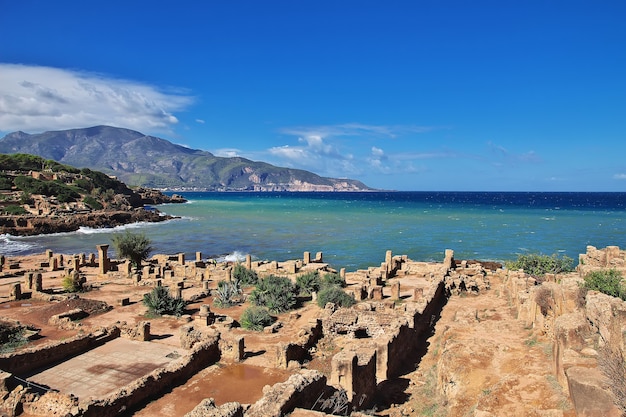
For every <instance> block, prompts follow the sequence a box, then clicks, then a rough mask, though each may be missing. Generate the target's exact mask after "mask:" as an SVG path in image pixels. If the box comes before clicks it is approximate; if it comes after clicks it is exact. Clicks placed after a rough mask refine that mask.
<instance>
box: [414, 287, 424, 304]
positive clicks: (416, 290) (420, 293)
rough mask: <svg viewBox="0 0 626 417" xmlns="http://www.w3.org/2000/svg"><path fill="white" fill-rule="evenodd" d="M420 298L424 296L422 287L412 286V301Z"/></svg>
mask: <svg viewBox="0 0 626 417" xmlns="http://www.w3.org/2000/svg"><path fill="white" fill-rule="evenodd" d="M422 298H424V289H423V288H414V289H413V301H420V300H421V299H422Z"/></svg>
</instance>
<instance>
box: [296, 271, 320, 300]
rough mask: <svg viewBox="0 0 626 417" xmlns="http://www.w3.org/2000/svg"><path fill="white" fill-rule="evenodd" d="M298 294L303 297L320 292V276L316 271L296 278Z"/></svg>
mask: <svg viewBox="0 0 626 417" xmlns="http://www.w3.org/2000/svg"><path fill="white" fill-rule="evenodd" d="M296 286H297V287H298V292H299V293H300V294H303V295H311V294H312V293H314V292H318V291H319V290H320V275H319V273H318V272H317V271H313V272H307V273H305V274H303V275H299V276H298V277H296Z"/></svg>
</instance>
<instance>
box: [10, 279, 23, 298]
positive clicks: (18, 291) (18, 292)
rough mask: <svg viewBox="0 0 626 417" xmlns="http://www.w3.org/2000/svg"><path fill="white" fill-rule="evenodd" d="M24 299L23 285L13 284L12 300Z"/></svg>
mask: <svg viewBox="0 0 626 417" xmlns="http://www.w3.org/2000/svg"><path fill="white" fill-rule="evenodd" d="M21 298H22V285H21V284H20V283H19V282H16V283H13V284H11V293H10V295H9V299H10V300H19V299H21Z"/></svg>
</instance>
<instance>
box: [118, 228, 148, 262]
mask: <svg viewBox="0 0 626 417" xmlns="http://www.w3.org/2000/svg"><path fill="white" fill-rule="evenodd" d="M112 241H113V247H114V248H115V252H116V253H117V256H119V257H120V258H125V259H129V260H130V262H131V263H132V264H133V266H135V268H140V267H141V262H143V261H145V260H146V259H148V256H149V255H150V252H152V242H151V241H150V239H148V238H147V237H146V235H144V234H143V233H131V232H130V231H128V230H127V231H126V233H125V234H123V235H118V234H115V235H113V238H112Z"/></svg>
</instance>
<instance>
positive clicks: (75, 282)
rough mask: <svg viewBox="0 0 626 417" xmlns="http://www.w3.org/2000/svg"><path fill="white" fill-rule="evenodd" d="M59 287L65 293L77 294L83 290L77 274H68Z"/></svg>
mask: <svg viewBox="0 0 626 417" xmlns="http://www.w3.org/2000/svg"><path fill="white" fill-rule="evenodd" d="M61 286H62V287H63V289H64V290H65V291H67V292H79V291H81V290H82V289H83V286H82V280H81V278H80V276H79V275H78V274H77V273H76V274H75V273H70V274H68V275H66V276H64V277H63V280H62V281H61Z"/></svg>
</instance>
